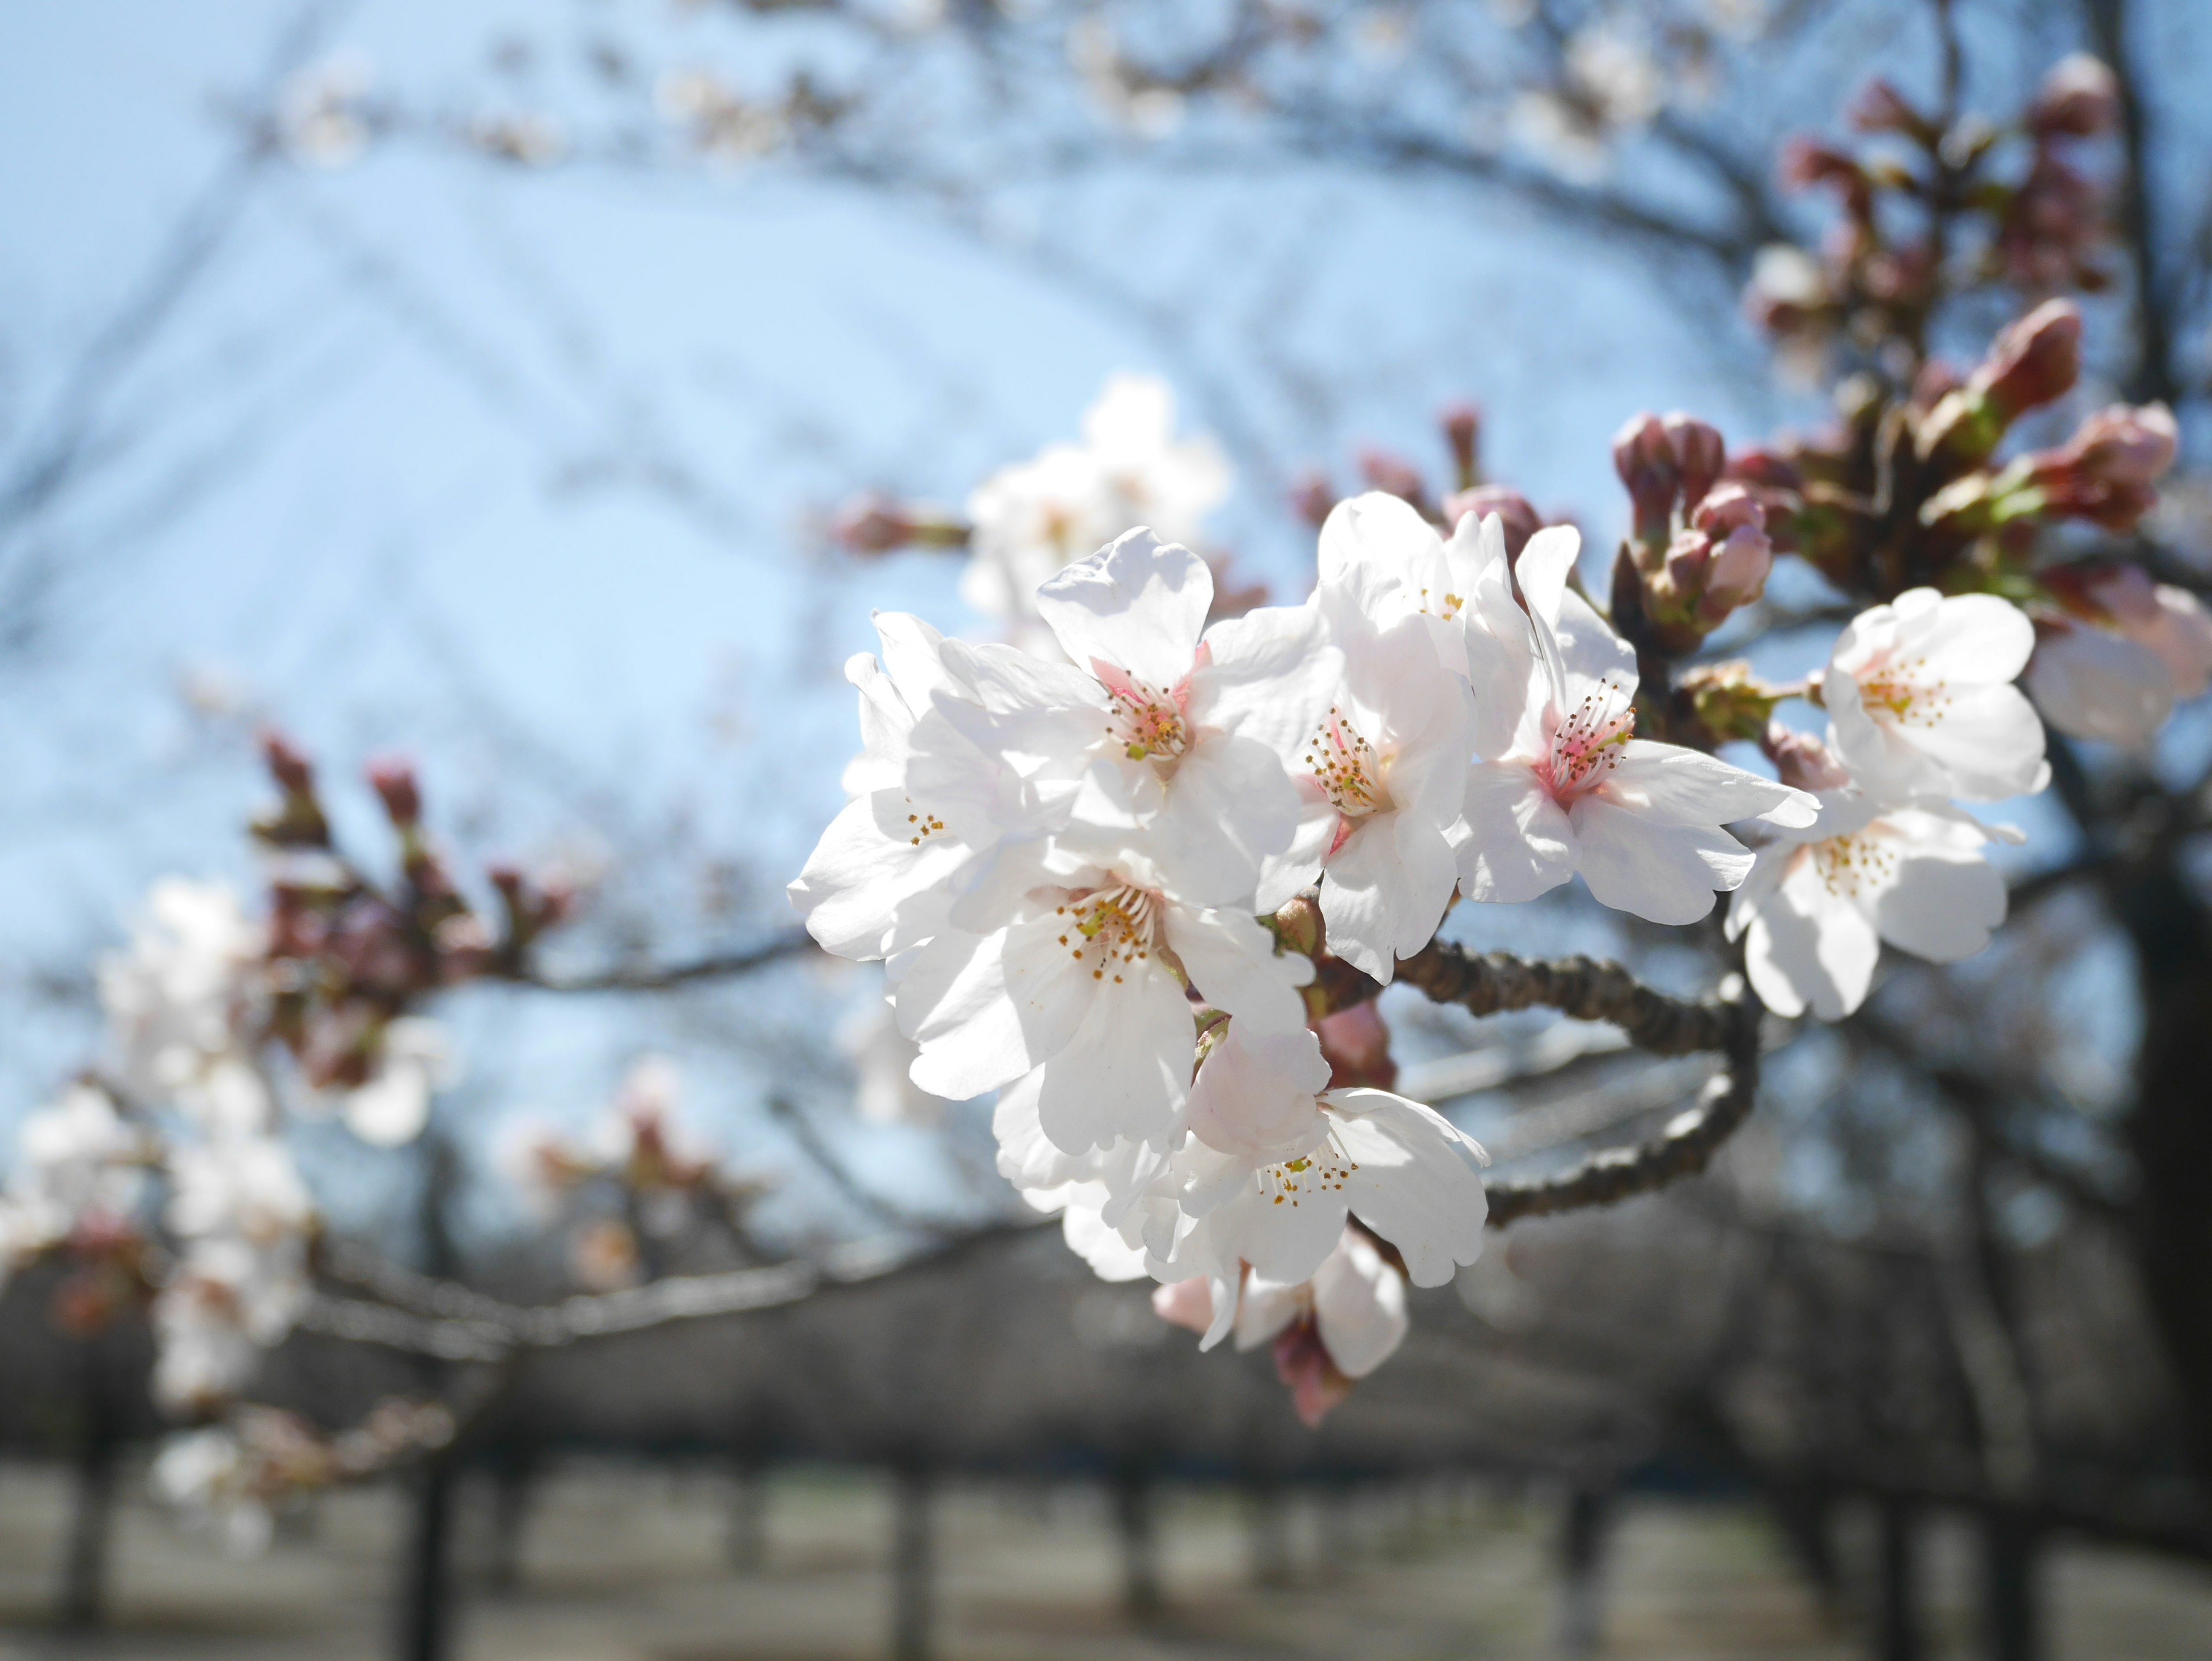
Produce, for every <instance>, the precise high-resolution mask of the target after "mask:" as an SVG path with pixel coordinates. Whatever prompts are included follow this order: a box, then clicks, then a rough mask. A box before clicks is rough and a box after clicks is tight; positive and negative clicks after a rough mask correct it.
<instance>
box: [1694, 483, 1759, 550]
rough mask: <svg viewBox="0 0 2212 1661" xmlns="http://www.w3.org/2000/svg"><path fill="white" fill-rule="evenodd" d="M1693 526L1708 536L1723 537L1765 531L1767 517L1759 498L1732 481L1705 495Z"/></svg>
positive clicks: (1718, 485)
mask: <svg viewBox="0 0 2212 1661" xmlns="http://www.w3.org/2000/svg"><path fill="white" fill-rule="evenodd" d="M1690 523H1691V524H1692V525H1694V526H1697V528H1698V529H1699V530H1700V531H1703V532H1705V533H1706V534H1707V535H1709V536H1716V537H1724V536H1727V535H1728V534H1729V532H1734V531H1738V530H1742V529H1746V528H1748V529H1751V530H1753V531H1764V530H1765V528H1766V513H1765V509H1764V508H1761V507H1760V506H1759V499H1758V498H1757V497H1756V496H1753V495H1752V493H1751V492H1750V491H1749V490H1746V489H1745V488H1744V487H1743V486H1742V485H1741V484H1736V483H1735V482H1734V481H1733V480H1731V481H1729V483H1727V484H1717V485H1715V486H1714V487H1713V488H1712V489H1711V490H1708V491H1707V492H1706V493H1705V500H1704V501H1703V502H1699V504H1698V507H1697V511H1696V512H1695V513H1693V514H1691V515H1690Z"/></svg>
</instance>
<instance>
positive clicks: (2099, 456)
mask: <svg viewBox="0 0 2212 1661" xmlns="http://www.w3.org/2000/svg"><path fill="white" fill-rule="evenodd" d="M2180 439H2181V434H2180V429H2179V428H2177V427H2176V426H2175V424H2174V420H2173V412H2172V411H2171V410H2169V409H2167V408H2166V405H2163V404H2146V405H2142V406H2141V407H2131V406H2130V405H2125V404H2115V405H2112V407H2111V408H2110V409H2105V410H2100V411H2097V413H2096V414H2094V415H2093V416H2091V417H2089V418H2088V419H2087V421H2085V422H2083V423H2081V428H2080V429H2079V430H2078V431H2076V432H2075V435H2074V436H2073V438H2072V439H2071V440H2070V441H2068V443H2067V446H2066V447H2065V448H2064V449H2063V450H2062V451H2061V452H2060V455H2061V456H2062V457H2063V458H2064V459H2065V462H2066V464H2067V465H2069V467H2071V468H2072V469H2073V470H2074V471H2075V472H2079V473H2081V474H2084V475H2086V476H2087V477H2088V478H2093V479H2095V480H2097V481H2098V482H2100V483H2101V484H2123V485H2128V484H2133V485H2149V484H2156V483H2157V482H2158V481H2159V479H2160V478H2162V477H2163V476H2164V475H2165V473H2166V469H2167V468H2169V467H2171V466H2172V465H2173V456H2174V451H2175V448H2176V447H2177V446H2178V445H2179V442H2180Z"/></svg>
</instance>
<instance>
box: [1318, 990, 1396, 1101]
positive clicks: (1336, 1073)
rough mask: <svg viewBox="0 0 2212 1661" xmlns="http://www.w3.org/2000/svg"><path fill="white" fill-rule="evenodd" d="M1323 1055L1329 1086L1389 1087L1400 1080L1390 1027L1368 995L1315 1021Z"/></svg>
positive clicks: (1386, 1088) (1344, 1087)
mask: <svg viewBox="0 0 2212 1661" xmlns="http://www.w3.org/2000/svg"><path fill="white" fill-rule="evenodd" d="M1314 1031H1315V1033H1316V1035H1317V1036H1318V1037H1320V1039H1321V1054H1322V1060H1323V1061H1325V1062H1328V1087H1329V1088H1330V1089H1331V1090H1343V1089H1349V1088H1352V1087H1353V1086H1366V1087H1368V1088H1370V1089H1374V1090H1388V1089H1389V1088H1390V1086H1393V1085H1395V1084H1396V1083H1397V1082H1398V1063H1397V1062H1395V1061H1394V1060H1393V1059H1392V1058H1391V1055H1390V1029H1389V1027H1387V1026H1385V1025H1383V1012H1382V1011H1381V1010H1379V1009H1377V1008H1376V1007H1375V1000H1374V999H1372V998H1368V999H1365V1000H1364V1001H1361V1002H1358V1003H1356V1004H1354V1005H1352V1007H1351V1008H1349V1009H1340V1010H1338V1011H1337V1012H1336V1013H1334V1014H1333V1015H1324V1016H1323V1017H1322V1019H1320V1020H1318V1021H1316V1022H1315V1023H1314Z"/></svg>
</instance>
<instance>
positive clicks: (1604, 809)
mask: <svg viewBox="0 0 2212 1661" xmlns="http://www.w3.org/2000/svg"><path fill="white" fill-rule="evenodd" d="M1579 548H1580V538H1579V536H1578V534H1577V532H1575V531H1574V530H1573V529H1571V527H1567V526H1554V527H1553V528H1551V529H1547V530H1544V531H1540V532H1537V533H1536V535H1535V536H1534V537H1533V538H1530V539H1529V542H1528V546H1527V547H1526V548H1525V549H1524V550H1523V551H1522V555H1521V559H1520V562H1519V563H1518V566H1517V568H1516V569H1517V572H1518V575H1519V579H1520V585H1521V590H1522V594H1523V595H1524V596H1525V598H1526V599H1527V602H1528V605H1527V611H1526V614H1525V620H1523V621H1522V622H1520V623H1518V624H1516V620H1515V618H1513V617H1512V616H1511V615H1510V614H1509V613H1507V612H1505V611H1504V607H1503V605H1501V604H1500V603H1499V601H1498V597H1497V593H1496V588H1495V585H1494V584H1493V585H1492V597H1491V599H1490V600H1489V602H1488V603H1487V604H1484V603H1483V602H1482V601H1480V599H1479V601H1478V605H1479V607H1480V611H1479V615H1480V621H1481V624H1482V626H1483V632H1481V633H1480V634H1477V633H1475V632H1474V631H1473V630H1470V632H1469V634H1468V654H1469V657H1470V660H1471V666H1472V667H1474V670H1475V672H1476V678H1475V686H1476V695H1477V711H1478V722H1477V727H1478V730H1477V733H1476V739H1475V742H1476V747H1477V749H1478V750H1480V751H1481V753H1482V755H1483V757H1484V759H1483V760H1482V761H1481V762H1480V763H1478V764H1476V765H1475V766H1474V768H1473V769H1471V770H1470V771H1469V773H1468V780H1467V790H1466V796H1465V799H1464V811H1465V813H1466V818H1467V837H1466V840H1465V841H1464V842H1463V843H1462V844H1461V846H1460V849H1459V876H1460V887H1461V891H1462V892H1463V893H1464V894H1466V895H1467V896H1468V898H1470V899H1478V900H1496V901H1505V902H1509V903H1510V902H1518V901H1523V900H1531V899H1534V898H1535V897H1537V896H1538V895H1539V894H1541V893H1544V892H1546V891H1548V890H1551V889H1553V888H1556V887H1558V886H1559V885H1560V884H1561V883H1563V882H1565V881H1566V880H1567V879H1569V878H1570V877H1572V876H1576V875H1580V876H1581V878H1582V879H1583V882H1584V883H1585V884H1586V885H1588V886H1589V891H1590V892H1591V894H1592V895H1594V896H1595V897H1596V898H1597V899H1598V900H1599V901H1601V903H1602V904H1607V905H1609V906H1612V907H1613V908H1614V909H1615V910H1621V911H1628V912H1632V913H1633V914H1635V915H1636V916H1640V917H1645V918H1648V919H1650V921H1651V922H1662V923H1687V922H1696V921H1697V920H1698V919H1699V918H1700V917H1702V916H1705V914H1706V913H1707V912H1709V911H1711V910H1712V907H1713V896H1714V891H1716V890H1720V891H1726V890H1729V889H1731V888H1734V887H1735V886H1736V885H1737V884H1739V883H1741V881H1742V880H1743V879H1744V878H1745V876H1746V875H1747V873H1749V872H1750V869H1751V863H1752V855H1751V851H1750V850H1749V849H1747V848H1745V847H1744V846H1743V844H1742V843H1739V842H1738V841H1736V839H1735V837H1731V836H1729V834H1728V833H1727V832H1726V831H1723V830H1722V829H1721V826H1723V825H1724V824H1731V823H1734V822H1735V821H1738V820H1747V819H1759V820H1763V821H1765V822H1766V823H1768V824H1778V825H1785V826H1791V825H1796V826H1802V825H1805V824H1810V823H1811V822H1812V820H1813V817H1814V812H1815V811H1816V807H1815V804H1814V801H1813V799H1812V798H1811V797H1810V796H1808V794H1805V793H1804V792H1803V791H1801V790H1796V789H1793V788H1790V787H1789V786H1788V785H1784V784H1780V783H1777V782H1774V781H1773V780H1771V779H1764V778H1761V777H1759V776H1758V775H1757V774H1754V773H1747V772H1746V771H1744V770H1742V769H1741V768H1739V767H1732V766H1730V765H1729V764H1728V763H1726V762H1723V761H1720V760H1718V759H1717V758H1715V757H1711V756H1708V755H1705V754H1704V753H1702V752H1701V751H1695V750H1688V749H1684V748H1682V747H1680V746H1679V745H1671V744H1656V743H1652V742H1650V741H1649V740H1646V739H1638V737H1636V735H1635V734H1636V715H1635V710H1634V709H1633V707H1632V706H1633V701H1634V698H1635V696H1636V687H1637V672H1636V659H1635V654H1634V653H1633V652H1632V651H1631V650H1630V648H1628V646H1627V644H1626V642H1623V641H1621V640H1620V638H1619V637H1618V636H1615V635H1614V634H1613V631H1612V630H1611V629H1610V628H1608V627H1607V625H1606V624H1605V622H1604V620H1603V619H1602V618H1600V617H1599V616H1598V615H1597V613H1596V612H1595V611H1593V610H1592V609H1591V608H1590V606H1589V605H1588V603H1587V602H1585V601H1584V600H1583V599H1582V598H1581V597H1580V596H1579V595H1577V594H1576V593H1573V592H1572V591H1571V589H1569V588H1568V587H1567V577H1568V575H1569V574H1570V573H1571V571H1572V569H1573V567H1574V562H1575V557H1576V554H1577V551H1579ZM1486 687H1488V688H1494V689H1496V691H1495V693H1494V695H1492V697H1489V698H1488V699H1487V701H1486V700H1485V697H1484V691H1485V689H1486Z"/></svg>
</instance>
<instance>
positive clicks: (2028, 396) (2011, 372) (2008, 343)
mask: <svg viewBox="0 0 2212 1661" xmlns="http://www.w3.org/2000/svg"><path fill="white" fill-rule="evenodd" d="M2080 374H2081V313H2080V312H2078V311H2076V310H2075V308H2074V306H2073V304H2072V302H2071V301H2064V300H2050V301H2045V302H2044V303H2043V304H2042V305H2040V306H2038V307H2036V308H2035V309H2034V310H2033V311H2032V312H2030V313H2028V314H2027V316H2026V317H2023V318H2021V319H2020V320H2019V321H2018V322H2016V323H2015V324H2014V325H2013V326H2011V327H2010V328H2008V329H2007V330H2006V331H2005V332H2003V333H2002V334H2001V335H1999V336H1998V337H1997V338H1996V340H1995V341H1994V342H1993V343H1992V344H1990V355H1989V356H1988V357H1987V358H1986V359H1984V362H1982V365H1981V367H1980V368H1978V369H1976V370H1975V371H1974V373H1973V374H1972V378H1971V379H1969V380H1967V382H1966V392H1967V395H1968V397H1969V398H1970V399H1979V400H1984V401H1986V402H1987V403H1988V404H1989V405H1990V407H1991V410H1992V412H1993V413H1994V415H1995V416H1996V418H1997V420H1998V421H1999V422H2000V423H2009V422H2010V421H2011V420H2012V419H2013V418H2014V417H2016V416H2018V415H2020V414H2021V412H2022V411H2027V410H2033V409H2034V408H2035V407H2036V406H2037V405H2041V404H2048V403H2050V402H2051V399H2054V398H2057V396H2059V394H2061V393H2062V392H2065V391H2066V390H2067V389H2068V388H2069V387H2070V386H2073V384H2074V382H2075V378H2076V377H2077V376H2079V375H2080ZM1986 453H1987V452H1986V451H1984V454H1986Z"/></svg>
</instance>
